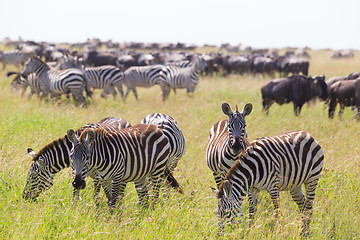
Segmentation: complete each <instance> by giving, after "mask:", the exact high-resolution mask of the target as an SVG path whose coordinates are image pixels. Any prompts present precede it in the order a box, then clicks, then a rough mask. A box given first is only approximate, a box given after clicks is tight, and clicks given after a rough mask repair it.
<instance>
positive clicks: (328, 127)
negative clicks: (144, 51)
mask: <svg viewBox="0 0 360 240" xmlns="http://www.w3.org/2000/svg"><path fill="white" fill-rule="evenodd" d="M359 60H360V56H359V53H358V52H356V54H355V58H354V59H345V60H340V59H336V60H333V59H331V58H330V52H329V51H313V52H311V60H310V61H311V63H310V66H311V67H310V74H311V75H313V76H314V75H317V74H325V75H326V76H327V78H329V77H332V76H341V75H347V74H349V73H351V72H354V71H359V69H358V62H359ZM6 70H7V71H10V70H16V69H15V68H11V67H8V68H7V69H6ZM4 74H5V72H0V91H1V94H0V122H1V124H0V161H1V165H0V212H1V215H0V238H1V239H22V238H24V239H55V238H56V239H69V238H79V239H204V238H209V239H217V238H223V239H233V238H251V239H299V238H300V237H299V235H300V231H301V218H300V215H299V213H298V211H297V207H296V204H295V203H294V202H293V201H292V199H291V197H290V195H289V194H288V193H286V192H284V193H281V194H280V198H281V200H280V216H279V218H278V219H274V218H273V217H272V209H273V207H272V204H271V201H270V198H269V196H268V194H267V193H264V192H262V193H261V194H260V199H259V201H260V203H259V207H258V212H257V213H256V215H255V224H254V227H252V228H249V227H248V222H247V219H248V216H247V209H248V206H247V201H246V200H245V202H244V204H243V210H244V219H243V220H242V222H241V223H240V224H239V225H238V226H237V227H235V228H234V229H227V232H226V234H225V235H224V236H218V235H217V230H218V229H217V219H216V216H215V215H214V210H215V207H216V203H217V200H216V199H215V198H214V197H213V194H212V192H211V190H210V186H215V182H214V180H213V177H212V173H211V171H210V170H209V169H208V167H207V166H206V163H205V148H206V145H207V141H208V135H209V130H210V128H211V126H212V125H213V124H214V123H215V122H216V121H218V120H221V119H225V118H226V116H225V115H224V114H223V113H222V110H221V104H222V102H228V103H229V104H230V105H231V107H232V108H234V107H235V105H236V104H237V105H238V106H239V108H242V107H243V106H244V105H245V104H246V103H247V102H252V103H253V112H252V113H251V114H250V115H249V116H248V117H247V119H246V121H247V132H248V136H249V140H250V141H252V140H254V139H255V138H258V137H262V136H269V135H276V134H280V133H283V132H286V131H292V130H305V131H307V132H309V133H310V134H312V135H313V136H314V137H315V139H316V140H317V141H318V142H319V143H320V145H321V146H322V148H323V150H324V153H325V166H324V171H323V173H322V176H321V178H320V181H319V185H318V188H317V190H316V197H315V203H314V213H313V218H312V222H311V231H310V237H309V238H310V239H330V238H335V239H355V238H357V237H358V236H360V229H359V226H360V218H359V212H360V184H359V183H360V147H359V146H360V137H359V136H360V123H359V122H357V121H354V120H353V112H352V111H351V110H350V109H349V108H347V109H346V110H345V113H344V117H343V120H340V119H338V117H337V115H336V117H335V118H334V119H333V120H329V119H328V118H327V109H326V108H325V106H324V103H322V102H316V103H315V104H314V105H311V106H304V108H303V110H302V112H301V116H300V117H295V116H294V114H293V106H292V105H290V104H288V105H283V106H279V105H275V104H274V105H273V106H272V107H271V108H270V113H269V115H268V116H266V115H264V114H263V113H262V112H261V95H260V87H261V86H262V85H263V84H264V83H265V82H266V81H267V80H269V78H268V77H261V76H256V77H254V76H251V75H245V76H238V75H231V76H228V77H226V78H225V77H220V76H213V77H202V78H201V80H200V83H199V85H198V87H197V90H196V92H195V94H194V97H192V98H190V97H187V96H186V93H185V90H178V91H177V95H175V94H173V93H171V94H170V98H169V99H168V101H166V102H165V103H163V102H162V101H161V94H160V88H158V87H153V88H150V89H139V91H138V94H139V98H140V101H139V102H136V100H135V98H134V97H133V95H131V94H130V96H129V98H128V100H127V102H126V104H124V103H123V102H122V101H121V100H120V99H117V100H115V101H114V100H112V98H109V99H101V98H100V97H99V95H100V92H99V91H97V92H95V93H94V95H95V97H94V99H93V100H90V103H89V104H88V106H87V107H75V106H74V104H73V102H69V103H68V102H66V101H64V102H62V103H60V104H52V103H44V102H40V101H39V100H38V99H37V98H36V97H35V96H33V98H32V99H31V100H28V99H26V98H21V96H20V94H19V93H13V92H11V91H10V81H11V80H10V79H5V78H4V77H3V76H4ZM154 112H161V113H166V114H168V115H171V116H173V117H174V118H175V119H176V120H177V122H178V124H179V127H180V128H181V129H182V131H183V133H184V135H185V139H186V153H185V155H184V157H183V158H182V159H181V160H180V162H179V165H178V167H177V169H176V171H175V177H176V178H177V179H178V181H179V182H180V184H181V186H182V187H183V189H184V191H185V194H184V195H179V194H177V193H176V192H174V191H170V192H169V194H168V195H164V194H163V195H161V199H160V200H159V204H158V205H157V206H156V207H155V209H153V210H142V209H141V208H140V207H139V206H138V205H137V196H136V193H135V189H134V185H133V184H131V183H130V184H128V188H127V189H126V195H125V198H124V201H123V204H122V205H121V206H119V207H118V209H117V211H116V212H115V213H114V214H113V215H111V214H110V213H109V209H108V206H107V205H106V203H105V202H106V199H105V196H104V194H103V193H102V195H101V196H102V203H101V205H100V206H99V207H98V208H96V206H95V204H94V201H93V198H92V184H91V183H90V182H91V180H88V187H87V188H86V189H85V190H84V191H82V192H81V200H80V201H79V202H77V203H74V202H72V200H71V196H72V186H71V180H72V179H71V171H70V169H68V170H65V171H62V172H61V173H60V174H58V175H56V177H55V180H54V186H53V188H51V189H50V190H48V191H46V192H45V193H44V194H42V195H41V196H40V197H39V199H38V200H37V201H35V202H26V201H24V200H23V199H22V197H21V193H22V189H23V186H24V184H25V181H26V175H27V171H28V169H29V166H30V164H31V159H30V157H29V156H28V155H27V151H26V149H27V147H32V148H33V149H34V150H35V151H36V152H37V151H38V150H39V149H41V148H42V147H43V146H44V145H45V144H47V143H49V142H50V141H52V140H54V139H57V138H59V137H62V136H63V135H64V134H66V132H67V130H68V129H69V128H78V127H80V126H83V125H84V124H86V123H90V122H97V121H99V120H100V119H102V118H104V117H108V116H115V117H121V118H124V119H126V120H128V121H129V122H130V123H132V124H136V123H139V122H140V121H141V120H142V118H143V117H145V116H146V115H148V114H150V113H154Z"/></svg>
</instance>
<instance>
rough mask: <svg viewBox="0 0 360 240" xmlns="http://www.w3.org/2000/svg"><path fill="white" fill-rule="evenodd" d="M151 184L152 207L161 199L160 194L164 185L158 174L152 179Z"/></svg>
mask: <svg viewBox="0 0 360 240" xmlns="http://www.w3.org/2000/svg"><path fill="white" fill-rule="evenodd" d="M150 180H151V183H152V192H153V196H152V201H153V202H152V206H154V205H155V204H156V201H157V199H158V198H159V193H160V186H161V184H162V182H163V181H162V178H161V177H160V176H159V175H158V174H157V175H153V176H151V177H150Z"/></svg>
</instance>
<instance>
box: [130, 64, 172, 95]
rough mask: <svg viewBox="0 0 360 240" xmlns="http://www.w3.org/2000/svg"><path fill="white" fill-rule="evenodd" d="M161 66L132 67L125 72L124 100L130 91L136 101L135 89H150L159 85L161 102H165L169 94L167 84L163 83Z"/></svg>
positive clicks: (163, 77) (163, 76)
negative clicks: (161, 96)
mask: <svg viewBox="0 0 360 240" xmlns="http://www.w3.org/2000/svg"><path fill="white" fill-rule="evenodd" d="M163 68H164V66H163V65H151V66H134V67H130V68H128V69H126V70H125V72H124V80H123V84H124V85H125V86H126V88H127V89H126V93H125V95H124V100H125V99H126V97H127V95H128V94H129V92H130V90H132V91H133V93H134V95H135V98H136V100H138V95H137V92H136V87H147V88H148V87H152V86H154V85H156V84H158V85H160V87H161V90H162V95H163V101H165V100H166V98H167V96H168V95H169V92H170V87H169V84H168V83H167V82H166V81H165V75H164V72H163Z"/></svg>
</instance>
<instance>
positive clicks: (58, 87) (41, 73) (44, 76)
mask: <svg viewBox="0 0 360 240" xmlns="http://www.w3.org/2000/svg"><path fill="white" fill-rule="evenodd" d="M33 72H34V73H35V74H36V76H37V77H38V78H39V84H40V88H41V91H42V93H43V97H44V98H45V100H47V96H48V94H49V93H50V94H51V96H58V95H61V94H69V93H71V94H72V96H73V97H74V99H75V101H76V103H82V102H84V101H85V98H84V96H83V91H84V90H86V92H87V94H88V95H91V93H90V91H89V90H88V88H87V84H86V80H85V78H84V76H83V73H82V71H81V70H79V69H76V68H69V69H65V70H59V71H58V70H51V69H50V67H49V66H48V65H47V64H46V63H44V62H43V61H41V60H40V59H39V58H37V57H32V58H30V59H29V61H28V62H27V63H26V64H25V67H24V70H23V72H22V75H23V76H24V77H25V78H27V76H28V75H29V74H30V73H33Z"/></svg>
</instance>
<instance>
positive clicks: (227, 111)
mask: <svg viewBox="0 0 360 240" xmlns="http://www.w3.org/2000/svg"><path fill="white" fill-rule="evenodd" d="M221 108H222V110H223V112H224V114H225V115H228V116H229V115H230V114H232V110H231V107H230V105H229V104H228V103H225V102H224V103H223V104H222V105H221Z"/></svg>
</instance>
